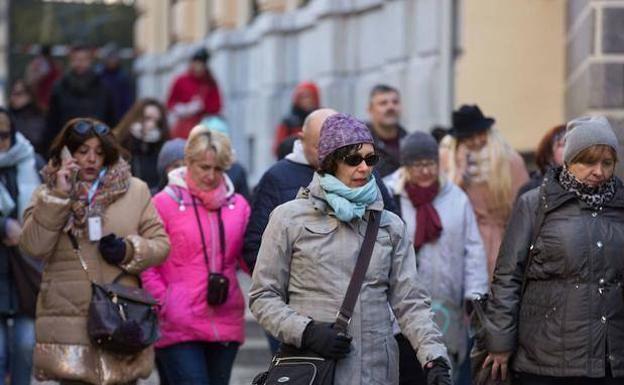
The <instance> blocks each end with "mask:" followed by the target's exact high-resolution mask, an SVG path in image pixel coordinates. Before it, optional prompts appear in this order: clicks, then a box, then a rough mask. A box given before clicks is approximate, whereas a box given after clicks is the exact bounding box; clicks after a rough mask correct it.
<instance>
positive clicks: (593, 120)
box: [563, 116, 619, 164]
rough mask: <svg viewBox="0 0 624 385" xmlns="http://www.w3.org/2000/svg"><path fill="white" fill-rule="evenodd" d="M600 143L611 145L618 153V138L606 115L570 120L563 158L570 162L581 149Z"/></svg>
mask: <svg viewBox="0 0 624 385" xmlns="http://www.w3.org/2000/svg"><path fill="white" fill-rule="evenodd" d="M598 144H602V145H605V146H609V147H611V148H613V150H614V151H615V152H616V153H617V150H618V144H619V143H618V139H617V137H616V136H615V133H614V132H613V128H611V124H609V121H608V120H607V118H605V117H604V116H582V117H580V118H576V119H574V120H571V121H570V122H568V126H567V130H566V135H565V145H564V147H563V160H564V161H565V162H566V163H567V164H569V163H570V162H571V161H572V160H573V159H574V158H575V157H576V156H577V155H578V154H580V153H581V151H583V150H585V149H587V148H589V147H591V146H595V145H598Z"/></svg>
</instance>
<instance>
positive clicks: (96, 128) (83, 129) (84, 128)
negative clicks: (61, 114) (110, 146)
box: [72, 120, 110, 135]
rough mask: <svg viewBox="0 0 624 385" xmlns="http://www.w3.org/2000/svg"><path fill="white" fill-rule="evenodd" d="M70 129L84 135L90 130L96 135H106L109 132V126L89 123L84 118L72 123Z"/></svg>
mask: <svg viewBox="0 0 624 385" xmlns="http://www.w3.org/2000/svg"><path fill="white" fill-rule="evenodd" d="M72 130H74V132H75V133H76V134H78V135H86V134H87V133H88V132H89V131H90V130H93V132H95V133H96V134H97V135H106V134H108V133H109V132H110V128H108V126H107V125H106V124H102V123H95V124H93V123H91V122H88V121H86V120H81V121H79V122H78V123H76V124H74V127H72Z"/></svg>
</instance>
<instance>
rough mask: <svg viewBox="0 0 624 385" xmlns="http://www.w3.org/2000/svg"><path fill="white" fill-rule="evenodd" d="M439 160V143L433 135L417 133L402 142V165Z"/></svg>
mask: <svg viewBox="0 0 624 385" xmlns="http://www.w3.org/2000/svg"><path fill="white" fill-rule="evenodd" d="M421 159H433V160H435V161H437V160H438V143H437V142H436V140H435V139H434V138H433V136H431V134H429V133H427V132H422V131H416V132H413V133H411V134H409V135H408V136H406V137H405V138H403V140H402V141H401V165H403V166H406V165H408V164H410V163H412V162H414V161H416V160H421Z"/></svg>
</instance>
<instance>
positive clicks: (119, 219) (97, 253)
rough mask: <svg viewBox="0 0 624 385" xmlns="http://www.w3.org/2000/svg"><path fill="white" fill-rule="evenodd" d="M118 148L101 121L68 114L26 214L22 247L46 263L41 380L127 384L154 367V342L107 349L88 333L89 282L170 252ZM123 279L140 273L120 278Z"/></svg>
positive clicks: (40, 313) (40, 312) (38, 351)
mask: <svg viewBox="0 0 624 385" xmlns="http://www.w3.org/2000/svg"><path fill="white" fill-rule="evenodd" d="M121 151H122V150H121V148H120V147H119V145H118V144H117V142H116V141H115V139H114V136H113V135H112V133H111V130H110V129H109V127H108V126H106V125H105V124H103V123H101V122H99V121H97V120H94V119H82V118H79V119H73V120H71V121H69V122H68V123H67V124H66V125H65V127H64V128H63V130H62V131H61V133H60V134H59V135H58V136H57V137H56V139H55V140H54V142H53V143H52V146H51V149H50V155H51V157H50V162H49V163H48V165H47V166H46V167H45V168H44V169H43V171H42V174H43V178H44V183H43V185H42V186H40V187H39V189H38V190H37V191H36V192H35V193H34V195H33V199H32V202H31V205H30V207H29V208H28V209H27V210H26V213H25V215H24V217H25V219H24V226H23V230H22V236H21V240H20V246H21V247H22V248H23V249H24V250H25V251H26V252H27V253H28V254H30V255H32V256H35V257H39V258H41V259H44V260H45V262H46V264H45V268H44V272H43V278H42V283H41V292H40V293H39V298H38V303H37V319H36V326H35V327H36V336H37V344H36V346H35V351H34V358H33V360H34V367H35V368H34V369H35V375H36V376H37V378H39V379H42V380H43V379H47V380H56V381H60V382H61V384H102V385H108V384H133V383H135V382H136V380H137V379H138V378H140V377H141V378H144V377H147V376H149V375H150V373H151V372H152V368H153V362H154V357H153V350H152V349H151V347H150V348H146V349H144V350H142V351H140V352H138V353H134V354H117V353H111V352H109V351H107V350H104V349H102V348H100V347H97V346H95V345H94V344H93V342H91V339H90V338H89V333H88V332H87V314H88V309H89V305H90V303H91V299H92V287H91V282H97V283H99V284H108V283H111V282H112V281H113V280H114V279H115V278H116V277H118V276H119V274H120V273H121V272H122V271H125V272H127V273H129V274H131V275H137V274H139V273H140V272H141V271H143V270H145V269H146V268H148V267H150V266H153V265H157V264H159V263H161V262H162V261H163V260H164V259H165V257H166V256H167V253H168V252H169V241H168V239H167V235H166V233H165V231H164V229H163V226H162V223H161V221H160V219H159V217H158V214H157V212H156V210H155V209H154V206H153V205H152V203H151V199H150V198H151V197H150V192H149V189H148V188H147V185H146V184H145V183H144V182H142V181H140V180H138V179H136V178H133V177H132V175H131V173H130V167H129V165H128V164H127V163H126V162H125V161H124V160H123V159H122V158H121V157H120V152H121ZM74 240H75V242H73V241H74ZM76 246H77V247H76ZM76 250H78V251H76ZM79 256H80V257H79ZM81 259H82V260H81ZM120 283H121V284H123V285H127V286H136V285H137V284H138V281H137V280H136V279H133V278H132V277H124V278H122V279H121V281H120Z"/></svg>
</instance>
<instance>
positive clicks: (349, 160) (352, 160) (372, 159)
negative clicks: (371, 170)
mask: <svg viewBox="0 0 624 385" xmlns="http://www.w3.org/2000/svg"><path fill="white" fill-rule="evenodd" d="M342 160H343V161H344V162H345V164H347V165H348V166H351V167H355V166H358V165H359V164H360V163H362V161H364V162H365V163H366V165H367V166H369V167H372V166H374V165H376V164H377V163H378V162H379V155H377V154H370V155H367V156H366V157H363V156H362V155H360V154H351V155H347V156H345V157H344V158H342Z"/></svg>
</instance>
